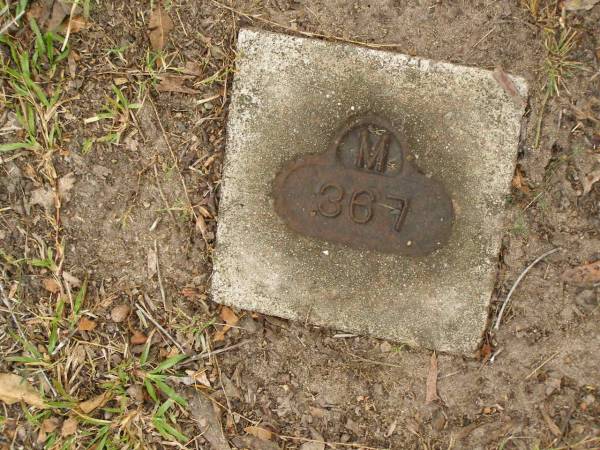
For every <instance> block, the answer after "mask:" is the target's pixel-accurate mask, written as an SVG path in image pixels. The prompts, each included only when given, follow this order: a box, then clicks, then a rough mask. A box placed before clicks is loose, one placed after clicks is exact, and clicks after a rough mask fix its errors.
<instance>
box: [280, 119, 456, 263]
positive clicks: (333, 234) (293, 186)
mask: <svg viewBox="0 0 600 450" xmlns="http://www.w3.org/2000/svg"><path fill="white" fill-rule="evenodd" d="M412 160H413V158H412V157H411V156H410V154H409V153H408V148H407V146H406V144H405V141H404V139H403V137H402V136H401V135H400V133H399V132H398V131H397V130H396V129H394V127H393V126H392V124H391V123H390V122H389V121H387V120H385V119H383V118H381V117H377V116H373V115H369V116H363V117H358V118H352V119H350V120H349V121H348V122H346V123H345V124H344V126H343V127H342V128H341V129H340V130H339V131H338V132H337V134H336V135H335V136H334V138H333V139H332V141H331V144H330V146H329V148H328V149H327V150H326V151H324V152H323V153H318V154H310V155H304V156H301V157H300V158H298V159H296V160H294V161H290V162H289V163H287V164H286V165H285V166H284V167H283V168H282V169H281V171H280V172H279V173H278V174H277V176H276V177H275V181H274V183H273V196H274V199H275V211H276V212H277V214H278V215H279V216H280V217H281V218H282V219H283V221H284V222H285V223H286V224H287V225H288V226H289V227H290V228H291V229H292V230H294V231H296V232H298V233H300V234H303V235H306V236H311V237H314V238H318V239H323V240H326V241H332V242H338V243H342V244H346V245H348V246H351V247H355V248H363V249H372V250H376V251H379V252H385V253H396V254H401V255H407V256H423V255H427V254H429V253H431V252H433V251H434V250H436V249H438V248H441V247H442V246H443V245H444V244H446V242H447V241H448V239H449V238H450V234H451V232H452V225H453V222H454V210H453V207H452V200H451V199H450V196H449V195H448V194H447V192H446V190H445V189H444V187H443V186H442V184H441V183H440V182H439V181H437V180H435V179H432V178H430V177H427V176H426V175H424V174H423V173H422V172H421V171H420V170H419V169H418V168H417V167H416V166H415V165H414V163H413V162H412Z"/></svg>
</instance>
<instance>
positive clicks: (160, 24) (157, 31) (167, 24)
mask: <svg viewBox="0 0 600 450" xmlns="http://www.w3.org/2000/svg"><path fill="white" fill-rule="evenodd" d="M172 29H173V21H172V20H171V18H170V17H169V15H168V14H167V12H166V11H165V10H164V9H163V7H162V4H161V3H160V2H159V3H158V5H157V6H156V8H155V9H154V11H152V14H151V15H150V21H149V22H148V30H149V31H150V44H151V45H152V49H153V50H162V49H163V48H165V44H166V43H167V36H168V34H169V32H170V31H171V30H172Z"/></svg>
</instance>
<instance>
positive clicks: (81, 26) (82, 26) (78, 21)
mask: <svg viewBox="0 0 600 450" xmlns="http://www.w3.org/2000/svg"><path fill="white" fill-rule="evenodd" d="M70 23H71V28H70V29H71V34H75V33H79V32H80V31H81V30H86V29H88V28H89V27H90V25H91V22H90V21H89V20H87V19H86V18H85V17H83V16H77V17H73V18H72V19H71V22H70Z"/></svg>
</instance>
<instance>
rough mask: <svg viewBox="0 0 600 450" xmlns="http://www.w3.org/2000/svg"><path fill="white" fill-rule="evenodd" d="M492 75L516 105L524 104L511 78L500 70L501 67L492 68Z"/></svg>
mask: <svg viewBox="0 0 600 450" xmlns="http://www.w3.org/2000/svg"><path fill="white" fill-rule="evenodd" d="M492 76H493V77H494V80H496V81H497V82H498V84H499V85H500V87H501V88H502V89H503V90H504V92H506V94H508V96H509V97H510V98H511V99H512V100H513V101H514V102H515V104H516V105H517V106H523V105H524V103H525V101H524V100H523V98H522V97H521V96H520V95H519V91H518V90H517V87H516V86H515V83H514V82H513V80H511V79H510V76H509V75H508V74H507V73H506V72H504V71H503V70H502V68H501V67H496V68H495V69H494V72H493V73H492Z"/></svg>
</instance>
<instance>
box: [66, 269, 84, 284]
mask: <svg viewBox="0 0 600 450" xmlns="http://www.w3.org/2000/svg"><path fill="white" fill-rule="evenodd" d="M62 276H63V280H65V282H66V283H67V284H68V285H70V286H72V287H76V288H77V287H79V286H81V280H80V279H79V278H77V277H75V276H73V275H71V274H70V273H69V272H67V271H66V270H63V272H62Z"/></svg>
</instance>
